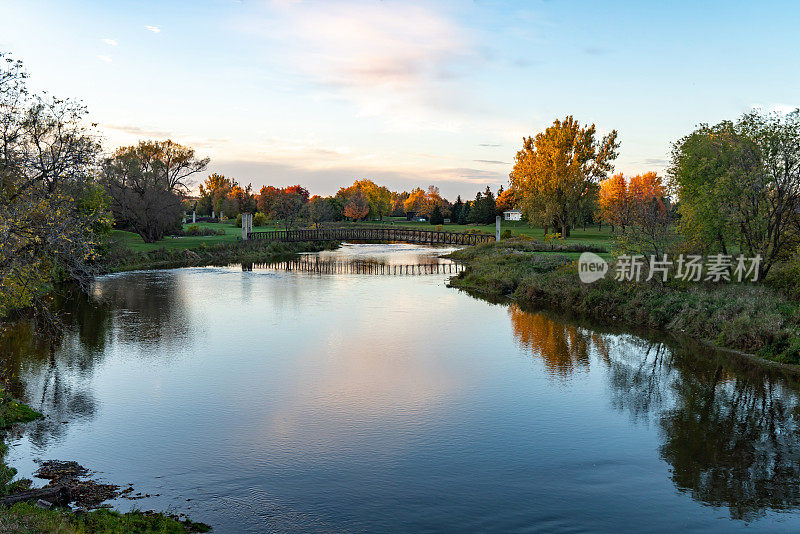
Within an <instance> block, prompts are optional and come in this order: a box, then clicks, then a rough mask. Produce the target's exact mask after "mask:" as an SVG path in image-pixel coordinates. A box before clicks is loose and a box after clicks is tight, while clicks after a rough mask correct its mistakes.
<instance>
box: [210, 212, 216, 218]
mask: <svg viewBox="0 0 800 534" xmlns="http://www.w3.org/2000/svg"><path fill="white" fill-rule="evenodd" d="M211 218H212V219H216V217H215V216H214V210H211Z"/></svg>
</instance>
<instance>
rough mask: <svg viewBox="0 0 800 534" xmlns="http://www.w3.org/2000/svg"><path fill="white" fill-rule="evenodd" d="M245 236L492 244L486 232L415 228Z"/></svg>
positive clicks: (252, 236)
mask: <svg viewBox="0 0 800 534" xmlns="http://www.w3.org/2000/svg"><path fill="white" fill-rule="evenodd" d="M246 235H247V237H246V239H254V240H260V241H284V242H301V241H355V242H379V243H391V242H403V243H419V244H422V245H478V244H481V243H493V242H494V240H495V236H493V235H490V234H468V233H459V232H444V231H441V230H418V229H416V228H391V227H381V228H369V227H365V228H320V229H314V230H274V231H270V232H253V231H247V232H246Z"/></svg>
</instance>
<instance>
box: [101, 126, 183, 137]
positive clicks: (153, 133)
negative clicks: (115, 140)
mask: <svg viewBox="0 0 800 534" xmlns="http://www.w3.org/2000/svg"><path fill="white" fill-rule="evenodd" d="M101 126H102V127H103V128H105V129H107V130H114V131H117V132H122V133H126V134H129V135H135V136H138V137H170V136H171V135H172V133H171V132H168V131H166V130H147V129H144V128H140V127H139V126H127V125H118V124H103V125H101Z"/></svg>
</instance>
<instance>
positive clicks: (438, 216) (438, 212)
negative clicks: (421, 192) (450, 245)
mask: <svg viewBox="0 0 800 534" xmlns="http://www.w3.org/2000/svg"><path fill="white" fill-rule="evenodd" d="M430 223H431V224H444V215H442V209H441V208H440V207H439V206H434V207H433V211H432V212H431V218H430Z"/></svg>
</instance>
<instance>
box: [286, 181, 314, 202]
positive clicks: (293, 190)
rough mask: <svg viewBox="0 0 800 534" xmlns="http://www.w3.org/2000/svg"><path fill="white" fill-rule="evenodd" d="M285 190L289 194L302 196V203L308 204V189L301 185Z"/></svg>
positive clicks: (291, 186)
mask: <svg viewBox="0 0 800 534" xmlns="http://www.w3.org/2000/svg"><path fill="white" fill-rule="evenodd" d="M283 190H284V191H286V192H287V193H293V194H296V195H300V201H301V202H302V203H303V204H305V203H306V202H308V199H309V196H310V194H309V192H308V189H306V188H305V187H303V186H302V185H299V184H298V185H290V186H289V187H285V188H284V189H283Z"/></svg>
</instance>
